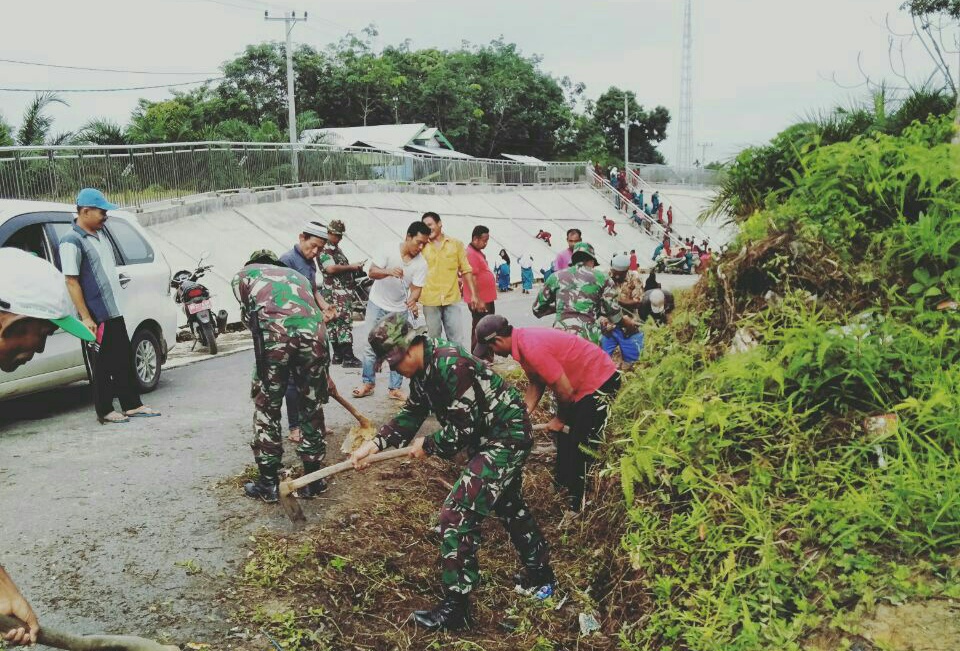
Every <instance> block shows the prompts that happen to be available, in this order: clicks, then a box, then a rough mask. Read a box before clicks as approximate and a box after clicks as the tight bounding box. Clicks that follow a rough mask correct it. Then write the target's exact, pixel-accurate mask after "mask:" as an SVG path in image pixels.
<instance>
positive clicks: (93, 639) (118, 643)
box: [0, 615, 180, 651]
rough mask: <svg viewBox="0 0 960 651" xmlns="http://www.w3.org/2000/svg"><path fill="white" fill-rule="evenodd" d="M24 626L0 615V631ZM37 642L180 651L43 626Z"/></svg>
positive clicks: (74, 648)
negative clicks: (76, 633) (77, 633)
mask: <svg viewBox="0 0 960 651" xmlns="http://www.w3.org/2000/svg"><path fill="white" fill-rule="evenodd" d="M21 626H25V624H24V623H23V622H21V621H20V620H19V619H16V618H14V617H9V616H7V615H0V631H9V630H10V629H14V628H20V627H21ZM37 642H38V643H39V644H43V645H44V646H49V647H53V648H55V649H68V651H180V647H177V646H172V645H166V644H158V643H157V642H154V641H153V640H148V639H146V638H142V637H136V636H134V635H75V634H73V633H67V632H66V631H58V630H57V629H55V628H50V627H49V626H44V627H42V628H41V629H40V633H39V634H37Z"/></svg>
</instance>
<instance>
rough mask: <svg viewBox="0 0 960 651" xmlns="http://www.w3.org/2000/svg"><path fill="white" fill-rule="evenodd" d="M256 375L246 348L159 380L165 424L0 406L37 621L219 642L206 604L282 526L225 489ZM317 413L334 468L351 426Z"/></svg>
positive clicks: (53, 395)
mask: <svg viewBox="0 0 960 651" xmlns="http://www.w3.org/2000/svg"><path fill="white" fill-rule="evenodd" d="M531 301H532V297H531V296H525V295H523V294H521V293H520V292H519V291H516V292H514V293H512V294H510V295H507V296H506V297H505V298H502V300H500V301H498V305H497V311H498V312H500V313H502V314H504V315H506V316H507V317H508V318H510V319H511V321H513V322H514V323H515V324H517V325H532V324H533V323H535V322H536V321H535V320H534V319H533V317H532V315H531V314H530V308H529V306H530V303H531ZM544 325H546V324H545V323H544ZM365 336H366V334H365V332H364V328H363V326H362V325H360V324H358V325H357V327H356V337H357V339H358V340H362V339H363V338H365ZM358 348H359V346H358ZM252 366H253V358H252V352H251V351H244V352H240V353H237V354H234V355H229V356H218V357H215V358H207V360H206V361H203V362H202V363H196V364H191V365H188V366H183V367H180V368H176V369H172V370H169V371H166V372H164V374H163V377H162V380H161V383H160V386H159V387H158V389H157V390H156V391H155V392H154V393H152V394H150V395H149V396H148V398H147V401H148V402H149V403H150V404H151V405H152V406H154V407H157V408H159V409H160V410H161V411H162V412H163V414H164V415H163V416H162V417H161V418H155V419H135V420H132V421H131V422H130V423H128V424H124V425H109V426H103V425H99V424H98V423H97V421H96V419H95V417H94V412H93V407H92V404H91V400H90V390H89V387H87V386H85V385H77V386H72V387H68V388H64V389H59V390H56V391H50V392H47V393H44V394H38V395H34V396H28V397H26V398H22V399H19V400H15V401H10V402H7V403H2V409H0V444H2V446H3V456H2V458H0V486H3V490H2V491H0V513H3V514H4V515H5V521H4V524H3V526H2V527H0V550H2V562H3V563H4V565H6V566H7V568H8V569H9V571H10V572H11V574H12V575H13V576H14V577H15V579H16V580H17V582H18V583H19V584H20V586H21V588H22V589H23V591H24V593H25V594H26V595H27V596H28V598H29V599H30V600H31V601H32V603H33V604H34V606H35V608H36V610H37V611H38V614H39V615H40V617H41V621H46V622H48V623H49V624H56V625H66V626H69V627H70V628H72V629H74V630H79V631H81V632H95V631H107V632H120V631H122V630H124V629H127V630H128V631H129V630H135V631H137V632H139V633H148V634H156V635H162V634H168V635H170V636H172V637H173V639H176V640H179V641H189V640H203V639H204V638H206V641H208V642H212V641H215V640H218V639H222V636H223V634H224V633H225V631H226V628H227V624H226V618H225V614H224V613H223V612H222V611H221V610H220V609H218V608H217V606H216V604H215V603H213V599H214V597H215V595H216V592H217V590H218V589H219V588H220V587H221V585H222V583H223V582H222V577H224V576H228V575H232V574H234V573H235V572H236V571H237V570H238V568H239V567H241V565H242V562H243V558H244V557H245V554H246V551H245V550H246V547H245V545H247V544H248V542H247V538H248V537H249V536H250V535H251V533H254V532H256V531H257V530H258V529H259V528H260V527H268V528H271V529H280V530H285V529H286V528H287V527H288V524H287V523H286V521H285V519H284V516H283V514H282V511H280V509H278V508H275V507H270V506H267V505H263V504H260V503H258V502H254V501H252V500H247V499H244V498H242V497H241V495H240V491H239V488H238V484H237V483H236V482H235V481H232V479H233V478H236V477H237V476H238V475H239V474H240V473H242V472H243V471H244V470H245V469H246V468H247V467H248V466H250V465H251V464H252V456H251V453H250V448H249V447H248V445H247V443H248V441H249V439H250V429H251V415H252V408H251V404H250V399H249V376H250V372H251V369H252ZM334 379H335V380H336V382H337V384H338V386H339V387H340V388H341V390H342V391H344V392H345V393H346V392H348V391H349V390H350V389H351V388H352V387H354V386H356V385H357V384H358V382H359V372H358V371H345V370H343V369H341V368H339V367H336V368H335V372H334ZM381 382H382V383H383V385H382V386H384V385H385V377H381ZM383 393H385V391H384V389H383V388H381V389H380V393H379V394H378V395H377V396H375V397H373V398H368V399H365V400H363V401H362V402H361V401H358V402H357V404H358V406H359V407H360V408H361V409H362V410H363V411H364V412H366V413H367V414H368V415H370V416H371V417H373V418H375V419H378V418H383V417H384V416H386V415H387V414H389V413H390V412H391V411H392V410H393V409H395V408H396V405H395V403H393V404H388V403H390V401H388V400H387V399H386V398H384V397H383ZM326 413H327V424H328V427H330V428H331V429H332V430H333V431H334V432H335V434H336V435H335V436H334V438H333V440H332V441H331V442H330V443H331V445H330V449H331V454H330V455H328V460H338V459H339V452H338V449H339V445H340V440H341V439H340V437H341V436H342V435H343V434H344V433H345V432H346V430H347V429H348V428H349V426H350V425H351V422H350V420H349V416H348V415H347V414H346V412H345V411H344V410H343V409H341V408H339V406H336V405H331V406H329V407H328V408H327V410H326ZM290 459H291V457H288V460H290ZM340 477H341V478H340V479H338V480H336V481H335V482H334V484H333V487H332V488H331V490H330V492H329V493H328V495H329V497H327V498H326V499H323V500H314V501H312V502H309V503H306V504H305V507H306V508H305V511H306V513H307V516H308V518H310V519H311V520H312V521H314V522H316V521H317V520H318V519H320V518H321V517H323V514H324V513H329V512H335V511H336V510H337V508H338V507H339V506H343V505H344V503H345V502H347V501H348V500H349V499H350V494H351V492H352V491H351V490H350V484H351V482H352V481H355V478H353V477H351V476H350V475H341V476H340ZM197 568H199V569H200V570H201V573H200V574H192V572H193V570H195V569H197Z"/></svg>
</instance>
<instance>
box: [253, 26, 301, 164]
mask: <svg viewBox="0 0 960 651" xmlns="http://www.w3.org/2000/svg"><path fill="white" fill-rule="evenodd" d="M263 19H264V20H266V21H272V20H273V21H281V20H282V21H283V22H284V25H285V27H286V30H285V31H286V33H287V111H288V116H287V126H288V127H289V129H290V165H291V168H292V171H293V182H294V183H299V182H300V163H299V161H298V160H297V141H298V139H297V106H296V102H295V100H294V95H293V45H292V43H291V42H290V34H291V33H292V32H293V26H294V25H296V24H297V23H298V22H304V23H305V22H307V12H306V11H305V12H303V17H302V18H298V17H297V12H295V11H291V12H290V14H289V15H287V14H284V15H283V18H271V16H270V12H269V11H264V12H263Z"/></svg>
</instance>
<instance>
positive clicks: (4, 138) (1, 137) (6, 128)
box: [0, 115, 14, 147]
mask: <svg viewBox="0 0 960 651" xmlns="http://www.w3.org/2000/svg"><path fill="white" fill-rule="evenodd" d="M13 144H14V143H13V127H11V126H10V125H9V124H7V123H6V122H5V121H4V120H3V116H2V115H0V147H10V146H11V145H13Z"/></svg>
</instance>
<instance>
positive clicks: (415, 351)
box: [352, 314, 556, 630]
mask: <svg viewBox="0 0 960 651" xmlns="http://www.w3.org/2000/svg"><path fill="white" fill-rule="evenodd" d="M369 341H370V345H371V346H372V347H373V350H374V352H375V353H376V354H377V356H378V357H379V358H381V359H385V360H386V361H387V363H388V364H389V365H390V368H391V369H393V370H395V371H397V372H398V373H400V374H401V375H403V376H406V377H408V378H410V397H409V399H408V400H407V402H406V404H405V405H404V406H403V408H402V409H401V410H400V412H399V413H398V414H397V415H396V416H394V417H393V419H392V420H391V421H389V422H388V423H387V424H385V425H384V426H383V427H381V428H380V430H379V432H378V433H377V436H376V437H375V438H374V439H373V440H371V441H368V442H367V443H365V444H364V445H363V446H362V447H360V448H359V449H358V450H357V451H356V452H354V453H353V456H352V461H353V465H354V467H355V468H356V469H358V470H359V469H362V468H365V467H366V466H367V465H369V462H368V461H367V457H369V456H370V455H371V454H373V453H375V452H377V451H379V450H384V449H385V448H388V447H397V448H399V447H402V446H406V445H409V446H410V456H411V457H413V458H414V459H421V458H423V457H426V456H432V455H437V456H441V457H444V458H447V459H450V458H452V457H453V456H454V455H455V454H456V453H457V452H458V451H460V450H461V449H464V448H466V449H467V450H468V454H469V460H468V461H467V464H466V467H465V468H464V469H463V471H462V472H461V474H460V478H459V479H457V481H456V483H454V485H453V489H452V490H451V491H450V494H449V495H447V498H446V499H445V500H444V501H443V506H442V507H441V509H440V535H441V539H442V542H441V544H440V553H441V557H442V561H441V566H442V575H441V578H442V581H443V592H444V598H443V600H442V601H441V602H440V603H439V604H438V605H437V606H436V607H435V608H433V609H431V610H418V611H415V612H414V614H413V616H414V619H415V620H416V622H417V623H418V624H420V625H421V626H425V627H426V628H429V629H447V630H456V629H461V628H464V627H466V626H467V625H468V623H469V595H470V592H471V591H472V590H473V589H474V588H475V587H476V586H477V583H478V581H479V578H480V572H479V566H478V564H477V548H478V547H479V545H480V524H481V522H483V519H484V518H485V517H487V516H488V515H490V514H495V515H496V516H497V517H498V518H499V519H500V520H501V522H503V525H504V527H506V529H507V531H508V532H509V534H510V540H511V541H512V542H513V545H514V547H515V548H516V549H517V552H518V553H519V554H520V558H521V560H522V561H523V565H524V570H525V571H524V573H523V574H522V575H521V577H520V582H519V585H518V588H519V589H520V590H521V591H523V592H525V593H526V594H528V595H529V596H532V597H534V598H536V599H546V598H548V597H550V596H551V595H553V593H554V590H555V581H556V579H555V577H554V574H553V570H552V569H551V567H550V564H549V561H548V547H547V542H546V540H544V538H543V534H542V533H541V532H540V528H539V527H538V526H537V523H536V521H535V520H534V519H533V515H532V514H531V513H530V509H529V508H528V507H527V505H526V504H525V503H524V500H523V466H524V462H525V461H526V459H527V456H528V455H529V453H530V448H531V447H532V444H533V439H532V437H531V432H532V427H531V424H530V418H529V416H528V414H527V410H526V407H525V406H524V401H523V396H522V395H521V394H520V392H519V391H517V390H516V389H515V388H513V387H512V386H510V385H509V384H507V382H506V381H505V380H504V379H503V378H502V377H501V376H500V375H497V374H496V373H494V372H493V371H491V370H490V369H489V368H487V366H486V365H485V364H484V363H483V362H481V361H480V360H478V359H476V358H474V357H472V356H471V355H470V354H469V353H468V352H467V351H466V350H464V349H463V348H462V347H461V346H459V345H458V344H454V343H451V342H449V341H446V340H443V339H433V338H429V337H426V336H424V335H422V334H419V333H417V332H416V331H415V330H414V328H413V326H412V325H411V324H410V323H409V322H408V320H407V318H406V315H403V314H391V315H389V316H387V317H385V318H384V319H383V320H382V321H380V322H379V323H378V324H377V325H376V326H375V327H374V328H373V330H372V331H371V332H370V336H369ZM431 412H432V413H433V414H434V415H435V416H436V417H437V420H438V421H439V422H440V426H441V429H439V430H438V431H437V432H435V433H433V434H431V435H427V436H424V437H422V438H417V439H414V438H413V437H414V435H415V434H416V433H417V431H418V430H419V429H420V427H421V425H423V422H424V421H425V420H426V419H427V417H428V416H429V415H430V414H431ZM411 441H413V442H412V443H411Z"/></svg>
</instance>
